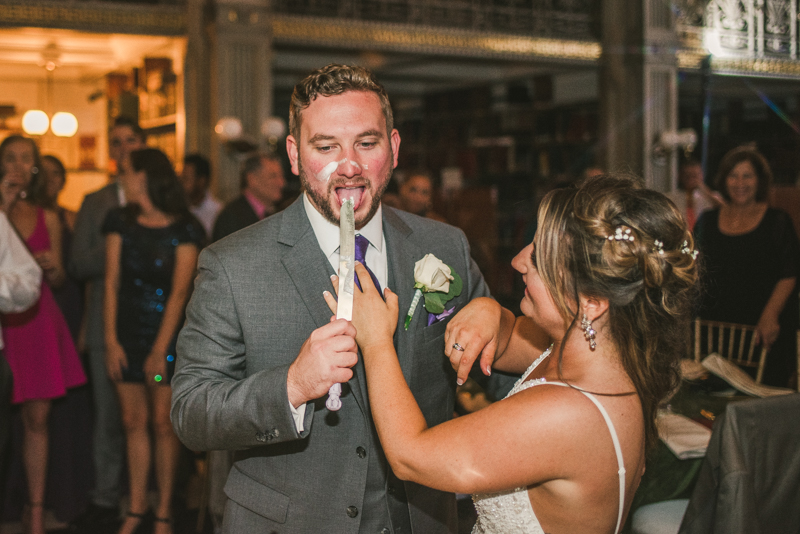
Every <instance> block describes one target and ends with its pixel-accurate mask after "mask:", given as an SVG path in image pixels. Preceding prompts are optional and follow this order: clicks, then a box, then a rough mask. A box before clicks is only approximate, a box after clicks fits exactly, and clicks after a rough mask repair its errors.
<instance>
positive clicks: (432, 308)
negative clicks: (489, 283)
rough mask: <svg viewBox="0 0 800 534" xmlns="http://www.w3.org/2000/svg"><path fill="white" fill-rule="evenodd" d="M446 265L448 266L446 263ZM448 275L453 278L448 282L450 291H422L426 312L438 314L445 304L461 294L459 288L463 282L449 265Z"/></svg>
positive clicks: (462, 285)
mask: <svg viewBox="0 0 800 534" xmlns="http://www.w3.org/2000/svg"><path fill="white" fill-rule="evenodd" d="M448 267H450V266H449V265H448ZM450 275H451V276H452V277H453V280H452V281H451V282H450V291H448V292H447V294H445V293H441V292H438V291H437V292H431V293H423V295H424V296H425V309H426V310H427V311H428V313H432V314H434V315H439V314H440V313H442V312H443V311H444V308H445V304H447V303H448V302H450V300H452V299H454V298H455V297H457V296H459V295H460V294H461V289H462V288H463V287H464V282H463V281H462V280H461V277H460V276H458V273H456V272H455V271H454V270H453V268H452V267H450ZM415 287H416V286H415Z"/></svg>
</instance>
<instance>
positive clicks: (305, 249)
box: [278, 197, 368, 414]
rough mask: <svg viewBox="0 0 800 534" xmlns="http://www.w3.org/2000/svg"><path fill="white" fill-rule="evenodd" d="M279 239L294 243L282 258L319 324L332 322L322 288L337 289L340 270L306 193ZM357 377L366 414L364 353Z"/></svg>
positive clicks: (354, 383)
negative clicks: (308, 208) (315, 224)
mask: <svg viewBox="0 0 800 534" xmlns="http://www.w3.org/2000/svg"><path fill="white" fill-rule="evenodd" d="M278 242H279V243H282V244H284V245H289V246H290V247H291V249H290V250H289V251H288V252H287V253H286V254H285V255H284V256H283V258H282V259H281V262H282V263H283V265H284V267H286V270H287V271H288V273H289V277H290V278H291V279H292V282H293V283H294V285H295V288H296V289H297V293H298V294H299V295H300V298H301V299H302V300H303V303H304V304H305V305H306V308H308V312H309V313H310V314H311V317H312V318H313V319H314V323H315V324H316V325H317V328H319V327H321V326H325V325H326V324H328V323H329V322H330V319H331V311H330V310H329V309H328V305H327V304H326V303H325V300H324V299H323V297H322V292H323V291H333V286H332V285H331V281H330V277H331V275H333V274H336V273H335V272H334V270H333V268H332V267H331V264H330V262H329V261H328V258H326V257H325V254H323V253H322V249H320V247H319V242H318V241H317V236H316V235H315V234H314V230H313V228H311V223H310V222H309V221H308V217H307V216H306V213H305V208H304V207H303V200H302V197H300V199H299V200H297V201H296V202H294V203H293V204H292V205H291V206H289V207H288V208H287V209H286V210H285V211H284V212H283V221H282V222H281V231H280V235H279V236H278ZM354 378H355V379H351V380H350V382H348V384H349V385H350V389H351V391H352V392H353V397H354V398H355V400H356V402H357V403H358V405H359V407H360V408H361V411H362V413H365V414H366V413H367V409H366V406H367V404H368V403H367V396H366V395H367V392H366V387H365V386H363V385H364V384H366V383H367V382H366V375H365V372H364V364H363V363H362V362H361V358H360V357H359V360H358V363H357V364H356V366H355V369H354Z"/></svg>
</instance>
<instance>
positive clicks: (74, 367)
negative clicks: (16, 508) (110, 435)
mask: <svg viewBox="0 0 800 534" xmlns="http://www.w3.org/2000/svg"><path fill="white" fill-rule="evenodd" d="M0 165H2V169H3V173H4V176H3V180H9V181H13V182H14V183H15V184H19V193H18V196H19V200H18V201H17V202H15V203H14V204H13V206H12V207H11V208H10V209H9V211H8V215H9V219H10V220H11V222H12V224H13V225H14V227H15V228H16V229H17V231H18V232H19V234H20V235H21V237H22V238H23V239H24V240H25V242H26V244H27V245H28V248H29V249H30V251H31V253H32V254H33V256H34V258H36V260H37V262H38V263H39V265H40V266H41V267H42V270H43V272H44V279H45V280H46V283H45V282H44V281H43V282H42V290H41V297H40V298H39V302H38V303H37V304H36V305H34V306H33V307H32V308H30V309H29V310H27V311H25V312H22V313H17V314H8V315H4V316H3V319H2V325H3V326H2V328H3V338H4V340H5V356H6V359H7V360H8V364H9V366H10V367H11V372H12V375H13V377H14V389H13V393H12V400H13V402H14V403H16V404H22V420H23V429H24V435H23V443H24V459H23V460H24V464H25V474H26V476H27V479H28V499H29V501H28V509H27V512H26V515H25V518H24V523H25V530H26V532H29V533H31V534H44V532H45V529H44V509H43V504H44V502H43V501H44V494H45V479H46V474H47V456H48V437H49V436H48V417H49V414H50V404H51V400H52V399H54V398H57V397H61V396H63V395H65V394H66V391H67V389H69V388H72V387H76V386H79V385H81V384H84V383H85V382H86V376H85V374H84V372H83V369H82V367H81V363H80V359H79V357H78V353H77V351H76V350H75V345H74V344H73V342H72V337H71V336H70V332H69V329H68V327H67V323H66V321H65V320H64V316H63V315H62V314H61V311H60V310H59V309H58V306H57V304H56V302H55V299H54V298H53V294H52V292H51V290H50V286H53V287H58V286H59V285H60V284H62V283H63V281H64V279H65V271H64V266H63V265H62V262H61V225H60V222H59V220H58V216H57V215H56V214H55V213H54V212H52V211H49V210H44V209H42V208H40V207H36V206H34V205H33V204H31V203H30V202H29V201H27V200H25V199H26V198H28V196H29V194H30V191H31V189H32V187H33V185H34V184H32V181H33V177H34V176H35V175H36V174H37V173H38V168H39V166H38V151H37V150H36V145H35V144H34V142H33V141H32V140H31V139H27V138H24V137H21V136H16V135H15V136H10V137H8V138H6V139H5V140H4V141H3V143H2V144H0Z"/></svg>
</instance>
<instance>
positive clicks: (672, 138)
mask: <svg viewBox="0 0 800 534" xmlns="http://www.w3.org/2000/svg"><path fill="white" fill-rule="evenodd" d="M696 144H697V133H695V131H694V130H693V129H692V128H685V129H683V130H677V131H676V130H669V131H665V132H661V133H660V134H659V135H658V137H657V138H656V140H655V141H654V142H653V148H652V158H653V163H654V164H655V165H658V166H661V167H663V166H664V165H666V164H667V157H668V156H669V155H670V154H671V153H672V152H674V151H676V150H678V149H683V152H684V154H685V155H687V156H688V155H689V154H691V152H692V151H693V150H694V147H695V145H696Z"/></svg>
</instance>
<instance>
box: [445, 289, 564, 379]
mask: <svg viewBox="0 0 800 534" xmlns="http://www.w3.org/2000/svg"><path fill="white" fill-rule="evenodd" d="M456 343H458V344H459V345H460V346H461V347H463V348H464V350H463V351H459V350H456V349H455V348H453V347H454V344H456ZM550 343H551V340H550V337H549V336H548V335H547V333H545V332H544V330H542V329H541V328H539V327H538V326H537V325H536V323H534V322H533V320H532V319H530V318H529V317H526V316H524V315H523V316H520V317H514V314H513V313H512V312H511V310H508V309H506V308H504V307H502V306H500V304H499V303H498V302H497V301H495V300H493V299H490V298H486V297H481V298H477V299H474V300H473V301H471V302H470V303H469V304H467V305H466V306H465V307H464V308H463V309H462V310H461V311H459V312H458V313H457V314H456V315H455V317H453V319H452V320H451V321H450V323H449V324H448V325H447V333H446V335H445V351H444V352H445V355H446V356H447V357H448V358H450V364H451V365H452V366H453V369H455V370H456V373H457V374H458V381H459V382H458V383H459V384H463V383H464V381H465V380H466V379H467V375H469V371H470V369H472V366H473V364H474V363H475V361H476V360H477V359H480V368H481V371H483V374H485V375H487V376H488V375H490V374H491V373H492V371H491V370H492V369H496V370H498V371H505V372H508V373H514V374H522V373H523V372H524V371H525V370H526V369H527V368H528V366H529V365H530V363H531V362H532V361H533V359H534V358H536V356H538V355H539V354H541V353H542V352H544V350H545V349H547V347H549V346H550Z"/></svg>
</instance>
